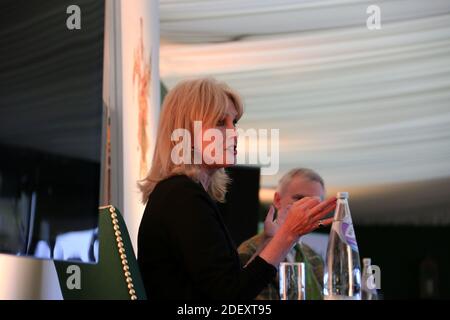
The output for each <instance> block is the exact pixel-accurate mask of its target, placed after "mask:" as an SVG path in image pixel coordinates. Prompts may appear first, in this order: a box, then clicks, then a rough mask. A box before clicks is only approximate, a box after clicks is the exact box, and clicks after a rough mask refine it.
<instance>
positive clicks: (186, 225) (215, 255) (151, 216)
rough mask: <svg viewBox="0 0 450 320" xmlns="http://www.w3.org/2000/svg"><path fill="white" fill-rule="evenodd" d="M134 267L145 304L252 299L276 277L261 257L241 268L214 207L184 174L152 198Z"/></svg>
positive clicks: (159, 188) (166, 183) (162, 184)
mask: <svg viewBox="0 0 450 320" xmlns="http://www.w3.org/2000/svg"><path fill="white" fill-rule="evenodd" d="M138 262H139V267H140V270H141V273H142V277H143V280H144V285H145V288H146V291H147V296H148V298H149V299H253V298H254V297H256V296H257V295H258V293H259V292H260V291H261V290H262V289H263V288H264V287H265V286H266V285H267V284H268V283H269V282H270V280H272V279H273V277H274V276H275V275H276V268H274V267H273V266H272V265H271V264H269V263H267V262H266V261H264V260H263V259H262V258H260V257H257V258H256V259H255V260H253V262H252V263H250V264H249V265H248V266H247V267H246V268H242V266H241V264H240V262H239V256H238V253H237V251H236V247H235V245H234V243H233V241H232V239H231V237H230V235H229V233H228V231H227V228H226V227H225V224H224V222H223V220H222V217H221V215H220V212H219V209H218V207H217V205H216V204H215V203H214V202H213V200H212V199H211V197H210V196H209V195H208V193H207V192H205V190H204V189H203V187H202V186H201V185H200V184H199V183H196V182H194V181H193V180H192V179H190V178H188V177H187V176H184V175H179V176H173V177H170V178H168V179H166V180H163V181H161V182H159V183H158V184H157V185H156V187H155V189H154V190H153V192H152V193H151V195H150V198H149V200H148V203H147V206H146V208H145V212H144V216H143V218H142V221H141V225H140V227H139V236H138Z"/></svg>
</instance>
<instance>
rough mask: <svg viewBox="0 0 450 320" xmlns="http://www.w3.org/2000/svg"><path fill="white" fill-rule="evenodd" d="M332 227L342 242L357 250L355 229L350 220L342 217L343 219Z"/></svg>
mask: <svg viewBox="0 0 450 320" xmlns="http://www.w3.org/2000/svg"><path fill="white" fill-rule="evenodd" d="M334 229H335V231H336V233H337V234H338V235H339V238H341V241H342V242H344V243H345V244H347V245H349V246H350V247H351V248H352V249H353V250H354V251H356V252H359V250H358V244H357V243H356V236H355V230H354V229H353V223H352V221H351V220H348V219H344V221H342V222H340V223H336V227H335V228H334Z"/></svg>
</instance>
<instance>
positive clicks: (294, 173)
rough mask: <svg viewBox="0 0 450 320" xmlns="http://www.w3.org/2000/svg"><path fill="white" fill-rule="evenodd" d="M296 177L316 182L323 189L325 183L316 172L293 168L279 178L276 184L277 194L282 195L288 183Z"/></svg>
mask: <svg viewBox="0 0 450 320" xmlns="http://www.w3.org/2000/svg"><path fill="white" fill-rule="evenodd" d="M296 177H304V178H306V179H308V180H310V181H315V182H318V183H320V185H321V186H322V188H324V189H325V183H324V182H323V179H322V177H321V176H320V175H319V174H318V173H317V172H315V171H314V170H312V169H308V168H295V169H292V170H290V171H289V172H288V173H286V174H285V175H284V176H282V177H281V179H280V181H279V182H278V187H277V192H278V193H280V194H281V193H283V192H284V191H285V190H286V188H287V186H288V185H289V183H291V181H292V179H294V178H296Z"/></svg>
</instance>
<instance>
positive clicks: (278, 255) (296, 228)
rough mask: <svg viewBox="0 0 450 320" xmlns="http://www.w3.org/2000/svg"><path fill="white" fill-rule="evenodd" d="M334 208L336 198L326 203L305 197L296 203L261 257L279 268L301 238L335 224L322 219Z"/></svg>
mask: <svg viewBox="0 0 450 320" xmlns="http://www.w3.org/2000/svg"><path fill="white" fill-rule="evenodd" d="M334 208H336V197H332V198H330V199H328V200H326V201H324V202H320V201H319V200H318V199H317V198H310V197H305V198H302V199H300V200H298V201H296V202H294V203H293V204H292V206H291V208H290V209H289V211H288V212H287V215H286V219H285V220H284V222H283V223H282V224H281V225H280V227H279V228H278V231H277V232H276V233H275V235H274V236H273V238H272V239H271V240H270V241H269V243H268V244H267V245H266V246H265V248H264V249H263V250H262V251H261V253H260V254H259V256H260V257H261V258H262V259H264V260H265V261H267V262H268V263H270V264H272V265H273V266H274V267H278V265H279V264H280V262H281V261H283V259H284V258H285V257H286V254H287V253H288V252H289V250H291V248H292V246H293V245H294V244H295V242H297V240H298V238H299V237H300V236H302V235H304V234H307V233H309V232H311V231H313V230H315V229H317V228H318V227H319V226H326V225H329V224H330V223H331V222H333V218H328V219H325V220H322V218H323V217H325V216H326V215H327V214H328V213H329V212H330V211H332V210H334Z"/></svg>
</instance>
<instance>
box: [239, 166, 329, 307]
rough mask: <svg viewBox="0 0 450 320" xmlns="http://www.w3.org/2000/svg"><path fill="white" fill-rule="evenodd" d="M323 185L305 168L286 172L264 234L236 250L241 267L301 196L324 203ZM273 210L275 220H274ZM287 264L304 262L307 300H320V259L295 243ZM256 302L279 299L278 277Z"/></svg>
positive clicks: (255, 252)
mask: <svg viewBox="0 0 450 320" xmlns="http://www.w3.org/2000/svg"><path fill="white" fill-rule="evenodd" d="M324 195H325V184H324V182H323V179H322V177H321V176H320V175H319V174H318V173H316V172H315V171H313V170H311V169H307V168H296V169H292V170H290V171H289V172H288V173H286V174H285V175H284V176H283V177H282V178H281V179H280V181H279V184H278V188H277V191H276V192H275V195H274V198H273V204H272V206H271V208H270V210H269V213H268V214H267V217H266V220H265V222H264V232H261V233H259V234H257V235H256V236H254V237H252V238H250V239H248V240H246V241H244V242H243V243H242V244H241V245H240V246H239V248H238V252H239V257H240V259H241V262H242V264H243V265H246V264H248V263H249V262H250V261H251V260H252V259H253V258H254V257H255V256H257V255H258V253H259V252H260V251H261V250H262V249H263V248H264V247H265V245H266V244H267V243H268V242H269V241H270V239H271V237H273V235H274V234H275V232H276V230H277V229H278V226H279V225H281V224H282V223H283V221H284V219H285V216H286V214H287V212H288V211H289V207H290V205H291V204H292V203H294V202H295V201H298V200H300V199H301V198H304V197H317V198H320V199H321V200H323V198H324ZM275 210H276V211H277V217H276V219H275V220H274V214H275ZM286 261H288V262H304V263H305V275H306V276H305V279H306V299H308V300H320V299H322V298H323V294H322V288H323V260H322V257H321V256H320V255H319V254H318V253H316V252H315V251H314V250H313V249H312V248H311V247H309V246H308V245H306V244H304V243H301V242H299V243H297V244H296V245H295V246H294V247H293V248H292V250H291V252H290V253H289V254H288V256H287V257H286ZM256 299H257V300H279V299H280V296H279V290H278V278H274V279H273V281H272V282H271V283H270V284H269V285H268V286H267V287H266V288H265V289H263V291H261V293H260V294H259V295H258V296H257V297H256Z"/></svg>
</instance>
